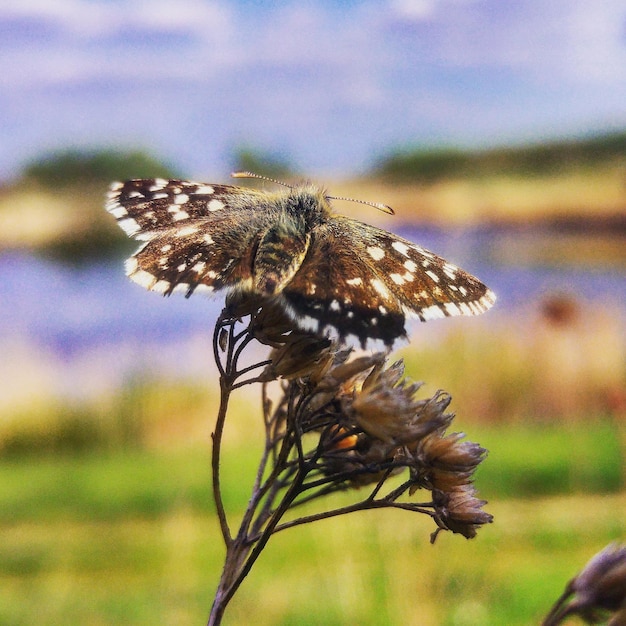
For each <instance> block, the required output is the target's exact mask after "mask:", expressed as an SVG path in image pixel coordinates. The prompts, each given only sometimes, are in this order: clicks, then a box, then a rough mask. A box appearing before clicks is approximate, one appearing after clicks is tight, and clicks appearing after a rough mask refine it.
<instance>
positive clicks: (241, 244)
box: [107, 179, 272, 296]
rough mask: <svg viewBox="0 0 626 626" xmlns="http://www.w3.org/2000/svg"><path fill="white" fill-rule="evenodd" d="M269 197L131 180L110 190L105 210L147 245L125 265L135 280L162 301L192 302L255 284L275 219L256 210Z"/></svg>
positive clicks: (217, 187)
mask: <svg viewBox="0 0 626 626" xmlns="http://www.w3.org/2000/svg"><path fill="white" fill-rule="evenodd" d="M264 198H267V194H264V193H262V192H258V191H254V190H248V189H244V188H240V187H232V186H229V185H207V184H203V183H195V182H190V181H182V180H164V179H147V180H131V181H127V182H125V183H116V184H115V185H113V186H112V188H111V191H110V192H109V196H108V202H107V209H108V211H109V212H110V213H111V214H113V215H114V216H115V218H116V219H117V220H118V223H119V225H120V226H121V227H122V228H123V229H124V230H125V231H126V232H127V234H129V235H130V236H132V237H134V238H135V239H139V240H143V241H146V243H145V244H144V245H143V246H142V247H141V248H140V249H139V250H137V252H135V254H134V255H133V256H132V257H130V258H129V259H128V261H127V262H126V270H127V274H128V275H129V277H130V278H131V279H132V280H134V281H135V282H137V283H139V284H140V285H142V286H143V287H145V288H146V289H150V290H152V291H158V292H160V293H163V294H164V295H169V294H171V293H173V292H174V291H178V292H183V293H185V295H187V296H189V295H191V294H192V293H193V292H194V291H195V290H198V291H205V292H213V291H217V290H219V289H222V288H224V287H231V288H232V287H240V288H242V289H245V288H246V287H247V286H248V285H249V283H250V280H251V267H252V255H253V254H254V248H255V239H256V238H257V237H258V235H259V232H261V231H262V230H264V229H265V228H267V227H268V225H269V224H270V223H271V220H272V216H271V213H268V211H265V210H254V209H255V208H258V206H259V204H260V203H262V202H263V200H264ZM261 206H262V204H261Z"/></svg>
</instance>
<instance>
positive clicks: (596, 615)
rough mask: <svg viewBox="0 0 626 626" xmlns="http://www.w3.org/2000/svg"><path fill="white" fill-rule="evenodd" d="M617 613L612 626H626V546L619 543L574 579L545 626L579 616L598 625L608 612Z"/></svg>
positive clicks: (596, 557) (554, 607)
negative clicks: (624, 625)
mask: <svg viewBox="0 0 626 626" xmlns="http://www.w3.org/2000/svg"><path fill="white" fill-rule="evenodd" d="M613 611H615V613H614V615H613V616H612V617H611V619H610V620H609V622H608V624H610V625H613V626H620V625H622V624H625V623H626V620H625V618H626V545H621V546H620V545H619V544H617V543H611V544H609V545H608V546H607V547H606V548H604V550H602V551H601V552H598V554H596V555H595V556H594V557H593V558H592V559H591V560H590V561H589V562H588V563H587V565H585V567H584V568H583V570H582V571H581V572H580V574H578V576H576V577H575V578H573V579H572V580H570V582H569V583H568V584H567V586H566V588H565V592H564V593H563V595H562V596H561V598H559V600H558V601H557V602H556V604H555V605H554V606H553V607H552V610H551V611H550V613H549V614H548V616H547V617H546V619H545V620H544V621H543V626H556V625H557V624H560V623H562V621H563V620H564V619H565V618H566V617H568V616H570V615H579V616H580V617H582V618H583V619H584V620H586V621H587V622H589V623H596V622H599V621H603V619H605V616H606V613H607V612H613Z"/></svg>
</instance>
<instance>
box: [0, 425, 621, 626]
mask: <svg viewBox="0 0 626 626" xmlns="http://www.w3.org/2000/svg"><path fill="white" fill-rule="evenodd" d="M616 434H617V433H616V431H615V429H614V427H613V426H611V424H610V423H608V422H601V421H592V422H588V423H585V424H582V423H580V424H576V425H574V426H571V427H568V428H567V429H564V428H557V427H551V428H547V427H542V428H539V427H534V426H530V425H529V426H525V427H522V426H515V427H512V426H508V425H507V426H501V427H493V426H489V427H488V428H487V427H483V426H480V428H478V427H477V426H475V427H473V428H471V429H470V438H471V439H474V440H478V441H480V442H481V443H482V444H483V445H486V446H487V447H488V448H490V450H491V452H490V456H489V458H488V459H487V461H486V462H485V463H484V464H483V465H484V467H483V468H481V472H480V475H479V477H478V484H479V489H480V493H481V496H483V497H485V498H486V499H488V500H489V501H490V502H489V504H488V505H487V507H486V509H487V510H488V511H489V512H490V513H493V514H494V516H495V522H494V524H492V525H489V526H487V527H484V528H483V529H481V531H480V532H479V535H478V537H477V538H476V539H474V540H472V541H467V540H465V539H463V538H461V537H459V536H454V535H451V534H444V535H441V536H440V537H439V539H438V541H437V543H436V544H435V546H431V545H429V543H428V537H429V534H430V532H431V531H432V530H433V525H432V522H431V521H430V520H429V519H427V518H426V517H423V516H416V515H410V514H407V513H404V512H400V511H370V512H364V513H359V514H355V515H351V516H347V517H344V518H342V519H341V518H340V519H335V520H328V521H325V522H321V523H317V524H312V525H308V526H306V527H301V528H299V529H298V530H291V531H289V532H285V533H281V534H279V535H277V536H275V537H274V538H273V539H272V540H271V541H270V544H269V546H268V548H267V549H266V552H265V553H264V555H263V556H262V558H261V559H260V560H259V561H258V563H256V564H255V567H254V568H253V570H252V572H251V574H250V576H249V578H248V580H247V581H246V582H245V583H244V585H243V586H242V588H241V590H240V593H239V594H238V595H237V596H236V597H235V599H234V601H233V603H232V605H231V606H230V607H229V609H228V611H227V615H226V619H225V621H224V623H225V624H233V625H234V624H244V623H250V616H251V615H254V617H255V623H258V624H261V625H264V624H267V625H270V624H272V625H274V624H281V625H282V624H284V625H287V624H289V625H293V624H297V625H308V624H311V625H313V624H321V623H323V624H331V625H332V624H337V625H340V624H354V623H358V624H363V625H365V626H368V625H372V626H373V625H383V624H420V625H422V624H423V625H425V626H428V625H430V624H432V625H439V624H446V625H454V626H465V625H474V624H476V625H478V624H481V625H483V624H486V625H490V624H493V625H495V624H504V623H506V624H520V625H521V624H536V623H537V622H538V621H539V619H540V617H541V615H543V614H545V613H546V612H547V610H548V608H549V606H550V604H551V603H552V602H553V601H554V600H555V599H556V598H557V597H558V595H559V593H560V592H561V590H562V588H563V586H564V585H565V583H566V581H567V580H568V579H569V578H570V577H571V576H572V575H573V574H574V573H575V572H576V571H577V570H579V569H580V568H581V567H582V566H583V565H584V563H585V562H586V561H587V560H588V559H589V558H590V557H591V556H592V555H593V554H594V553H595V552H596V551H598V550H599V549H601V548H602V547H603V546H604V545H605V544H606V543H608V542H609V541H611V540H615V539H619V538H621V537H623V535H624V531H625V530H626V525H625V523H624V520H623V511H624V510H625V507H626V493H625V492H624V490H623V485H622V484H621V483H620V482H619V472H620V471H621V469H622V467H623V458H622V457H621V456H620V449H619V446H618V444H617V443H616V442H617V438H616ZM254 454H255V451H254V450H250V446H249V445H248V444H245V443H244V442H235V443H234V444H231V446H230V447H229V449H228V450H226V451H225V456H224V460H225V466H224V481H225V483H224V485H225V491H226V501H227V507H228V509H229V510H230V511H233V512H234V513H235V514H236V512H237V511H241V510H242V508H243V507H244V505H245V501H246V498H247V494H248V490H249V484H250V481H251V480H252V476H253V473H254V462H255V458H254ZM547 494H549V495H547ZM338 497H341V498H346V497H347V494H342V495H341V496H338ZM0 532H1V533H2V537H3V541H2V542H0V624H11V625H13V624H15V625H18V624H31V623H38V624H42V625H46V624H61V623H63V624H120V623H124V624H131V625H143V624H183V625H184V624H201V623H204V621H205V620H206V617H207V613H208V610H209V608H210V604H211V601H212V593H213V591H214V588H215V585H216V582H217V577H218V575H219V570H220V567H221V559H222V556H223V547H222V545H221V542H220V539H219V531H218V528H217V524H216V522H215V518H214V515H213V507H212V504H211V499H210V484H209V451H208V448H203V447H195V448H191V449H184V450H179V451H176V452H172V451H168V452H155V451H151V452H149V451H141V450H120V451H118V452H109V453H106V454H103V453H101V454H93V453H90V454H83V455H78V456H46V457H39V458H38V457H34V456H32V455H29V456H26V457H23V458H21V459H20V458H18V457H15V458H12V459H10V460H3V461H2V462H0Z"/></svg>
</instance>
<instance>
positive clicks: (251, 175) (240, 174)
mask: <svg viewBox="0 0 626 626" xmlns="http://www.w3.org/2000/svg"><path fill="white" fill-rule="evenodd" d="M231 176H232V177H233V178H258V179H259V180H266V181H267V182H268V183H276V184H277V185H282V186H283V187H289V188H290V189H292V188H293V185H290V184H289V183H283V182H282V181H281V180H276V179H275V178H270V177H269V176H263V174H255V173H254V172H233V173H232V174H231Z"/></svg>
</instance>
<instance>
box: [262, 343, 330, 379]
mask: <svg viewBox="0 0 626 626" xmlns="http://www.w3.org/2000/svg"><path fill="white" fill-rule="evenodd" d="M270 360H271V361H272V368H273V370H274V373H275V375H276V377H279V376H282V377H283V378H286V379H287V380H291V379H294V378H304V377H309V378H311V379H312V380H313V382H317V381H319V380H320V379H321V378H322V377H323V376H324V375H325V374H326V373H327V372H328V370H329V369H330V367H331V365H332V364H333V360H334V354H333V345H332V343H331V341H330V339H326V338H320V337H314V336H310V335H301V334H292V335H290V336H289V337H287V338H286V339H285V343H284V344H283V345H282V346H279V347H277V348H274V349H273V350H272V352H271V353H270Z"/></svg>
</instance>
